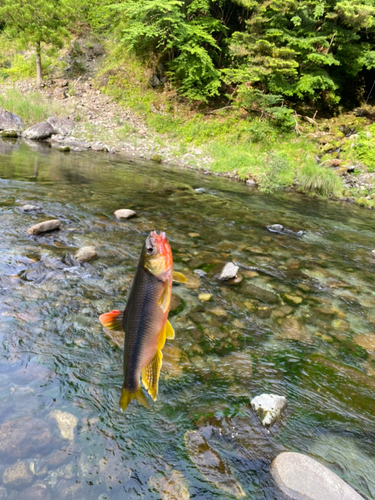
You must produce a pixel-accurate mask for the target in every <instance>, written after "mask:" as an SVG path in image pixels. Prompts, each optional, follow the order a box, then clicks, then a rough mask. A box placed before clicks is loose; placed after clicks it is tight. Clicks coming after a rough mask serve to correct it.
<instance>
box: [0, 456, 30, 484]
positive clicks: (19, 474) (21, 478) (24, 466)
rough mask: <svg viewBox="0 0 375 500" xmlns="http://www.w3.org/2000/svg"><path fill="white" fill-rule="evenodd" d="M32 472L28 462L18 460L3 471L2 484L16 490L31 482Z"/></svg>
mask: <svg viewBox="0 0 375 500" xmlns="http://www.w3.org/2000/svg"><path fill="white" fill-rule="evenodd" d="M33 476H34V474H33V472H32V468H31V467H30V463H29V462H24V461H22V460H19V461H18V462H16V463H15V464H13V465H11V466H10V467H8V468H7V469H5V471H4V473H3V484H4V486H6V487H8V488H17V487H19V486H24V485H26V484H30V483H31V481H32V480H33Z"/></svg>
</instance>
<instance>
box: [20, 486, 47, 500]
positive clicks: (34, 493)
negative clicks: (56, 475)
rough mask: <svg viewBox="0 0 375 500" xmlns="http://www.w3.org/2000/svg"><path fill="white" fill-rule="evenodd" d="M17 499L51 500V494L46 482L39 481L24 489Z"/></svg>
mask: <svg viewBox="0 0 375 500" xmlns="http://www.w3.org/2000/svg"><path fill="white" fill-rule="evenodd" d="M17 500H51V494H50V493H49V491H48V489H47V486H46V485H45V484H44V483H42V482H38V483H35V484H33V485H32V486H30V487H29V488H27V489H26V490H24V491H22V493H20V495H19V496H18V498H17Z"/></svg>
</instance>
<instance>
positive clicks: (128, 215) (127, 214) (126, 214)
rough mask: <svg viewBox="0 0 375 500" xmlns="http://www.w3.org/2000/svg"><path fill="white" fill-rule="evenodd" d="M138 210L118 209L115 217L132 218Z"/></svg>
mask: <svg viewBox="0 0 375 500" xmlns="http://www.w3.org/2000/svg"><path fill="white" fill-rule="evenodd" d="M135 214H136V212H134V210H129V209H128V208H121V209H120V210H116V212H115V217H116V218H117V219H130V218H131V217H134V215H135Z"/></svg>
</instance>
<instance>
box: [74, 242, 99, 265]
mask: <svg viewBox="0 0 375 500" xmlns="http://www.w3.org/2000/svg"><path fill="white" fill-rule="evenodd" d="M96 255H97V254H96V251H95V247H92V246H87V247H82V248H80V249H79V250H78V251H77V252H76V254H75V255H74V258H75V259H76V260H77V261H78V262H80V263H83V262H89V261H90V260H92V259H93V258H95V257H96Z"/></svg>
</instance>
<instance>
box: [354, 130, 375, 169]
mask: <svg viewBox="0 0 375 500" xmlns="http://www.w3.org/2000/svg"><path fill="white" fill-rule="evenodd" d="M369 131H370V134H371V135H372V137H371V135H370V136H369V137H367V135H366V134H365V133H364V132H361V133H360V134H359V139H358V140H357V141H355V143H354V159H355V160H359V161H360V162H361V163H363V164H364V165H365V166H366V167H367V170H368V171H369V172H375V155H374V150H375V149H374V148H375V139H374V136H375V125H372V126H371V127H370V130H369Z"/></svg>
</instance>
